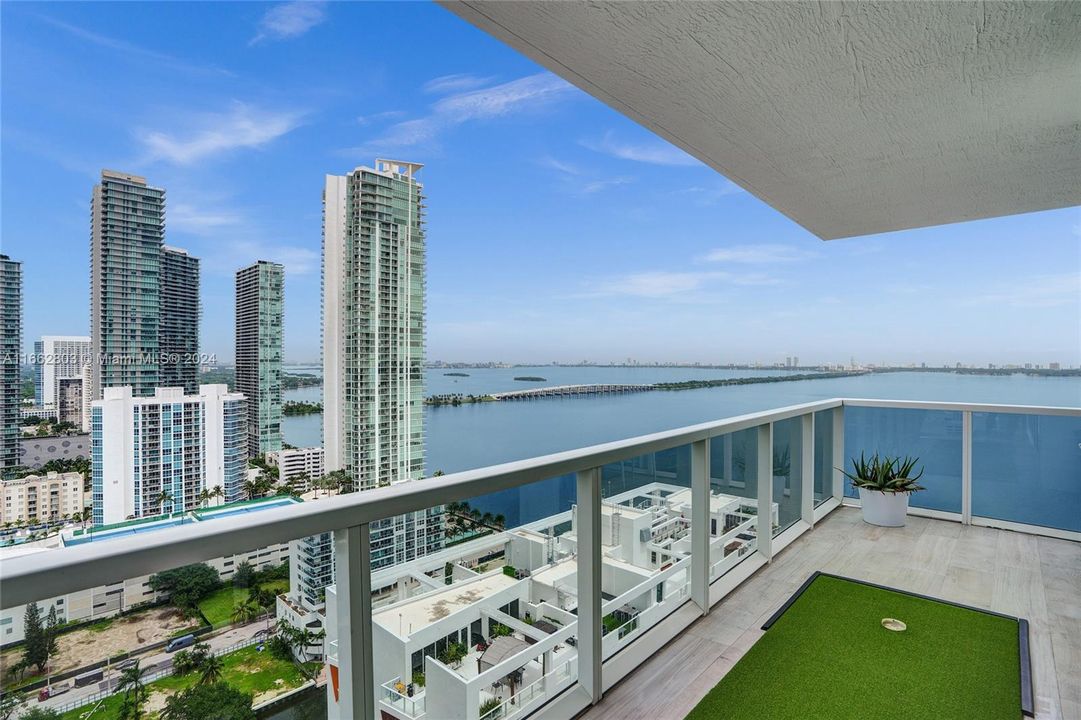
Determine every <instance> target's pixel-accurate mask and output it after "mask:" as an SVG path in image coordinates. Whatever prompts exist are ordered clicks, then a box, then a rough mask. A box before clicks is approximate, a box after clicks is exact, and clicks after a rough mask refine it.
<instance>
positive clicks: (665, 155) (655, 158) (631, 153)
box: [582, 132, 702, 167]
mask: <svg viewBox="0 0 1081 720" xmlns="http://www.w3.org/2000/svg"><path fill="white" fill-rule="evenodd" d="M582 145H583V146H584V147H587V148H589V149H590V150H593V151H595V152H599V153H604V154H605V155H611V156H612V157H615V158H619V159H621V160H631V161H634V162H642V163H649V164H651V165H672V166H678V167H690V166H694V165H701V164H702V163H700V162H699V161H698V160H696V159H695V158H693V157H691V156H690V155H688V154H687V153H685V152H683V151H682V150H680V149H679V148H677V147H675V146H674V145H669V144H668V143H666V142H664V141H663V140H658V141H656V142H647V143H637V144H635V143H627V142H620V141H618V140H616V138H615V136H614V135H613V134H612V133H611V132H608V133H605V135H604V137H603V138H601V139H600V140H598V141H592V140H583V141H582Z"/></svg>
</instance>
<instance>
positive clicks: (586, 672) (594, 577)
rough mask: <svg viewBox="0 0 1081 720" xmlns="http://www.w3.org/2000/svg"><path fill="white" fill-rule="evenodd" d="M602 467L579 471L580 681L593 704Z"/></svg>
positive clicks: (597, 694)
mask: <svg viewBox="0 0 1081 720" xmlns="http://www.w3.org/2000/svg"><path fill="white" fill-rule="evenodd" d="M600 475H601V472H600V468H592V469H590V470H584V471H582V472H580V473H578V572H577V579H578V684H579V685H581V686H582V689H583V690H585V691H586V694H587V695H588V696H589V698H590V703H591V704H593V705H596V704H597V703H598V702H600V700H601V693H602V692H603V685H602V684H601V658H602V657H603V655H602V651H601V624H602V623H601V480H600Z"/></svg>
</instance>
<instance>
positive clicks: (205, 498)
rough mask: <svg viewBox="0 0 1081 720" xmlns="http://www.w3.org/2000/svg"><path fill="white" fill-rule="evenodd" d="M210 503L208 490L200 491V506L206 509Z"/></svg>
mask: <svg viewBox="0 0 1081 720" xmlns="http://www.w3.org/2000/svg"><path fill="white" fill-rule="evenodd" d="M209 502H210V491H209V490H207V489H206V488H203V489H202V490H200V491H199V506H200V507H206V506H207V503H209Z"/></svg>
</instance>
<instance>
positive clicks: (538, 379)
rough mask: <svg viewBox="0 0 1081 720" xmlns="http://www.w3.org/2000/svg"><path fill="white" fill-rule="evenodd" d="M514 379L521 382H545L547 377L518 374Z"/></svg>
mask: <svg viewBox="0 0 1081 720" xmlns="http://www.w3.org/2000/svg"><path fill="white" fill-rule="evenodd" d="M514 379H515V380H521V381H522V382H546V381H547V380H548V378H542V377H540V376H539V375H519V376H518V377H516V378H514Z"/></svg>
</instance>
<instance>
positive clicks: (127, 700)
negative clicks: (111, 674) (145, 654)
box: [116, 660, 147, 720]
mask: <svg viewBox="0 0 1081 720" xmlns="http://www.w3.org/2000/svg"><path fill="white" fill-rule="evenodd" d="M144 672H146V671H145V670H143V669H142V668H140V667H139V661H138V660H135V662H134V663H132V665H131V666H130V667H127V668H125V669H124V671H123V672H122V673H120V681H119V682H118V683H117V684H116V691H117V692H122V693H124V705H123V707H121V709H120V712H121V716H122V717H123V718H131V720H139V718H141V717H142V714H143V703H145V702H146V696H147V692H146V685H144V684H143V673H144Z"/></svg>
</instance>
